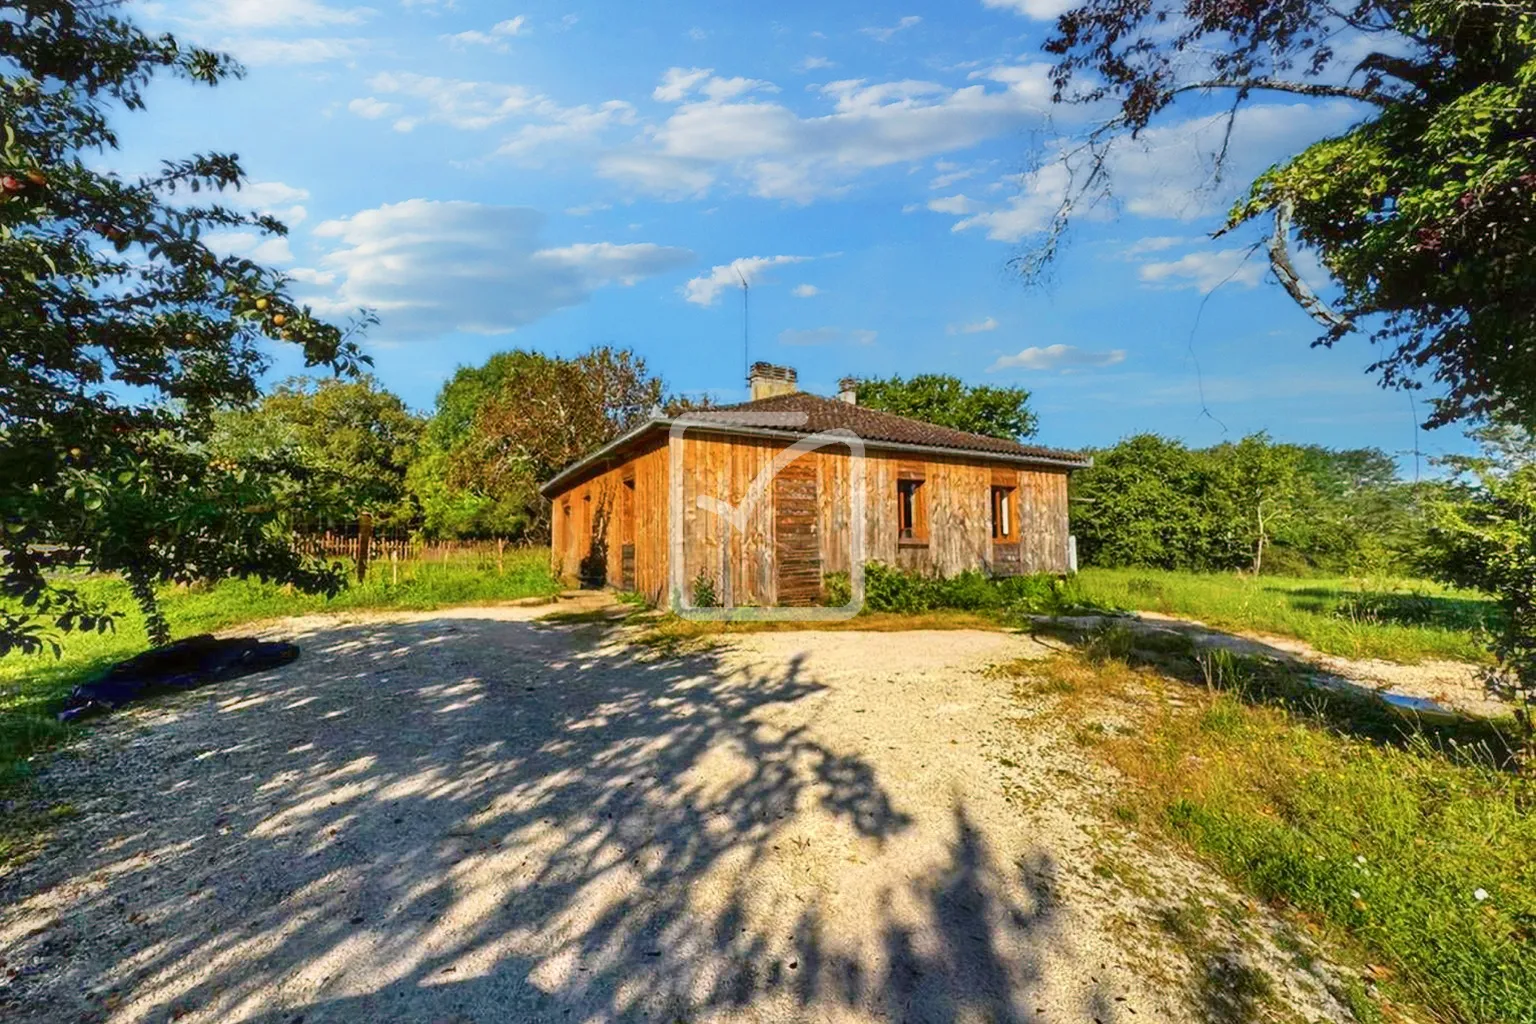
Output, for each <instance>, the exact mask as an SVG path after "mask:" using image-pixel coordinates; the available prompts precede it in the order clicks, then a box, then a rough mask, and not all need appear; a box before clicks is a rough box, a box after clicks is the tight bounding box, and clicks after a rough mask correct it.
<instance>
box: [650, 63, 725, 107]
mask: <svg viewBox="0 0 1536 1024" xmlns="http://www.w3.org/2000/svg"><path fill="white" fill-rule="evenodd" d="M714 73H715V69H714V68H667V70H666V71H664V72H662V75H661V84H660V85H658V86H657V87H656V88H654V89H652V90H651V98H652V99H656V100H660V101H661V102H662V103H681V102H682V101H683V99H684V98H685V97H686V96H687V95H688V94H689V93H691V92H693V90H694V87H696V86H697V85H698V84H699V83H700V82H702V81H704V80H705V79H706V78H708V77H709V76H710V75H712V74H714Z"/></svg>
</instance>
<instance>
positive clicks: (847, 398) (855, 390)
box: [837, 377, 859, 405]
mask: <svg viewBox="0 0 1536 1024" xmlns="http://www.w3.org/2000/svg"><path fill="white" fill-rule="evenodd" d="M837 400H838V401H839V402H847V403H848V404H849V405H858V404H859V378H857V377H844V378H843V379H842V380H840V381H838V382H837Z"/></svg>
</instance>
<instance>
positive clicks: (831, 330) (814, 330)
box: [779, 327, 878, 345]
mask: <svg viewBox="0 0 1536 1024" xmlns="http://www.w3.org/2000/svg"><path fill="white" fill-rule="evenodd" d="M876 337H878V335H877V334H876V332H874V331H870V330H861V329H851V328H846V327H809V328H806V329H804V330H797V329H795V328H790V329H788V330H783V331H780V332H779V344H781V345H844V344H846V345H871V344H874V341H875V338H876Z"/></svg>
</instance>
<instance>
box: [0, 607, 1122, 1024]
mask: <svg viewBox="0 0 1536 1024" xmlns="http://www.w3.org/2000/svg"><path fill="white" fill-rule="evenodd" d="M298 642H299V643H300V644H301V645H302V646H303V648H304V651H305V653H304V656H303V657H302V658H301V659H300V660H299V661H298V662H296V663H295V664H293V665H290V666H287V667H286V668H284V669H281V670H278V671H275V672H271V673H267V674H264V675H260V676H252V677H248V678H246V679H242V680H238V681H235V682H232V683H228V684H224V685H221V686H218V687H214V688H211V689H209V690H206V691H200V692H198V693H195V694H189V695H186V696H184V697H179V698H176V699H174V700H170V701H164V702H160V703H158V704H154V705H150V706H148V707H145V708H141V709H139V710H137V711H133V712H130V713H128V714H124V715H122V716H119V717H118V718H117V719H114V720H112V721H111V722H110V723H109V724H108V725H107V726H106V727H105V728H102V729H100V730H98V731H97V732H96V733H95V734H94V735H92V736H91V737H89V738H87V740H86V741H85V745H84V746H83V747H82V748H79V749H78V751H77V753H76V754H75V755H74V756H66V757H63V758H60V759H59V760H58V761H56V762H55V763H54V764H53V765H52V766H50V767H49V768H48V769H47V771H46V772H45V777H44V784H45V785H46V786H47V787H48V788H49V791H50V794H51V795H54V796H58V797H63V798H67V799H71V800H73V801H74V802H75V804H76V806H77V807H78V808H79V809H80V812H81V814H80V817H79V818H78V819H76V820H75V821H73V822H71V823H70V824H69V826H68V827H66V828H65V829H64V830H62V834H61V838H60V841H59V843H58V844H57V845H56V846H55V848H54V849H53V850H51V851H50V852H49V853H48V854H47V855H45V856H44V857H43V858H40V859H39V860H37V861H35V862H33V863H31V864H28V865H26V866H24V867H23V868H21V869H19V870H18V871H16V872H14V873H13V874H12V875H10V876H9V877H7V878H4V879H3V880H0V900H3V902H4V904H5V905H6V906H7V907H8V908H9V909H7V910H6V911H4V912H3V913H0V957H4V962H3V964H0V972H5V973H8V974H9V983H8V984H3V985H0V1016H3V1017H4V1018H5V1019H7V1020H12V1021H34V1020H61V1021H62V1020H68V1021H82V1020H84V1021H90V1020H107V1019H112V1020H119V1019H120V1020H146V1021H157V1022H158V1021H163V1020H167V1019H176V1020H186V1021H200V1020H219V1021H224V1020H259V1021H263V1022H268V1024H277V1022H280V1021H281V1022H290V1024H291V1022H297V1021H300V1020H302V1021H305V1022H307V1024H315V1022H318V1021H418V1020H420V1021H465V1022H468V1021H491V1020H495V1021H543V1020H549V1021H566V1020H665V1021H673V1020H693V1019H701V1018H708V1017H711V1016H723V1017H736V1018H738V1019H739V1018H741V1017H743V1016H745V1017H749V1018H751V1017H755V1016H758V1015H761V1016H762V1017H764V1018H765V1019H786V1020H797V1019H864V1018H868V1017H879V1018H883V1019H891V1020H913V1021H918V1020H921V1021H934V1022H948V1021H961V1020H986V1021H995V1022H1010V1021H1023V1020H1033V1019H1035V1017H1034V1015H1033V1011H1032V1009H1031V1005H1032V1004H1031V996H1032V995H1033V994H1034V993H1035V992H1036V991H1037V990H1038V989H1039V988H1040V987H1041V985H1042V984H1043V978H1042V977H1041V971H1042V967H1041V964H1042V962H1043V953H1044V951H1045V950H1046V949H1047V948H1048V947H1049V946H1050V945H1051V944H1052V943H1054V942H1056V941H1057V938H1056V934H1055V933H1056V931H1057V922H1056V916H1057V915H1056V902H1055V900H1054V898H1053V895H1052V889H1053V885H1054V878H1055V866H1054V865H1053V864H1052V863H1051V862H1050V861H1049V859H1048V858H1045V857H1044V856H1040V855H1036V856H1033V857H1025V858H1024V859H1022V860H1015V859H1012V857H1009V858H1006V859H1004V860H1002V861H998V860H997V859H996V858H995V857H994V854H993V852H991V851H989V850H987V849H986V846H985V844H984V841H983V839H982V837H981V835H980V833H979V832H978V831H977V829H976V828H975V827H973V825H972V824H971V822H970V821H969V820H968V819H967V817H966V815H965V812H964V809H963V808H961V807H956V808H955V810H954V817H953V820H952V821H949V822H945V823H943V828H945V829H947V830H948V833H949V834H952V836H953V839H952V841H951V844H950V848H949V853H948V857H947V865H946V866H945V867H944V868H943V869H942V870H940V871H938V872H937V873H926V874H924V875H922V876H921V877H917V878H902V877H892V878H890V879H889V880H882V885H883V886H884V887H883V888H882V890H881V891H882V892H883V893H884V895H883V896H882V902H880V903H879V904H878V905H872V906H870V907H869V908H868V911H867V918H868V921H869V922H871V924H870V926H869V927H868V928H866V929H865V931H867V932H868V933H869V934H871V935H874V936H877V937H878V939H877V941H875V942H872V943H871V942H862V943H860V942H852V943H851V942H850V940H849V939H847V937H846V936H842V935H833V934H831V933H830V929H829V928H828V925H827V922H826V920H825V919H824V915H823V910H822V908H821V907H820V906H818V902H817V899H816V895H815V893H814V892H810V893H809V894H807V893H797V892H796V891H794V889H793V886H792V884H791V883H788V882H784V881H783V879H784V878H785V874H784V873H783V872H779V873H776V874H773V875H771V877H772V878H774V879H779V881H777V882H773V883H771V884H770V888H771V886H772V885H779V886H781V887H785V891H782V892H777V891H765V890H764V889H763V887H762V883H761V881H760V877H761V873H760V872H759V873H755V872H754V869H756V868H758V867H760V866H761V865H763V864H765V863H766V862H768V861H769V860H771V859H772V858H773V857H774V856H775V852H776V851H778V850H779V848H780V847H781V846H783V845H784V844H787V843H790V842H791V841H792V840H793V837H792V836H790V835H788V834H787V833H786V829H787V824H786V823H787V822H791V821H793V819H794V817H795V814H796V812H797V811H799V812H801V813H802V814H804V813H810V812H818V813H821V814H825V815H828V816H831V817H832V818H833V819H835V821H837V822H838V823H840V825H839V827H840V828H841V829H842V830H843V831H844V832H846V834H847V835H848V837H849V841H850V842H852V843H858V844H863V845H864V847H865V848H869V847H871V846H872V847H873V848H875V849H879V848H880V847H882V846H883V845H884V844H886V843H887V842H889V841H892V840H894V839H896V838H898V837H900V836H902V835H903V834H904V833H906V832H907V830H909V829H912V828H914V827H915V826H916V825H917V823H916V822H914V821H913V819H912V818H910V817H909V816H908V815H907V814H906V813H904V812H903V811H902V810H901V809H900V808H899V807H896V806H893V803H892V800H891V799H890V797H889V796H888V795H887V793H886V792H885V790H884V789H883V787H882V786H881V783H880V780H879V779H878V778H877V777H876V773H875V771H874V769H873V768H872V767H871V766H870V765H869V764H868V763H867V762H865V761H863V760H862V759H860V758H859V757H857V756H854V755H851V754H848V753H846V752H839V751H837V750H832V749H828V748H827V747H826V746H824V745H823V744H821V743H820V742H818V741H817V739H816V738H815V737H814V736H813V735H812V734H811V732H810V731H809V730H808V729H807V728H805V727H804V726H793V727H780V726H777V725H775V724H774V723H773V721H772V717H773V716H772V714H771V712H772V710H773V708H774V707H775V706H779V705H785V704H788V703H790V702H795V701H801V700H805V699H807V698H811V697H814V696H815V695H817V694H818V693H820V692H821V691H822V690H824V687H823V686H822V685H821V684H820V683H818V682H817V681H816V680H815V679H813V678H811V677H810V676H809V675H808V673H807V671H806V669H805V666H804V664H803V662H802V661H801V660H799V659H795V660H791V661H789V662H788V663H786V664H783V665H782V666H779V668H778V669H777V670H775V671H774V672H772V673H769V674H758V675H752V674H749V673H746V672H743V671H741V670H740V669H734V668H731V667H729V666H728V665H726V664H725V663H724V662H723V661H722V656H721V655H720V654H718V653H716V652H703V653H696V654H690V655H687V656H684V657H673V658H653V657H651V656H649V655H648V654H647V652H644V651H637V650H636V649H635V648H632V647H627V646H624V645H621V644H616V643H610V642H608V641H607V640H606V639H605V638H604V636H603V634H602V633H601V631H597V632H594V631H590V630H575V631H573V630H569V629H557V628H552V627H549V626H543V625H539V624H535V623H522V622H508V621H494V620H483V619H475V618H467V617H457V618H456V617H447V616H445V617H440V618H435V619H433V620H430V621H426V622H420V623H376V624H364V625H339V626H335V627H331V628H327V629H324V630H323V631H321V632H317V633H314V634H312V635H309V636H307V637H301V638H299V640H298ZM477 673H478V674H477ZM870 870H878V868H871V869H870ZM765 906H768V907H772V908H776V909H774V910H773V911H772V912H771V913H768V914H766V915H765V913H764V911H763V908H764V907H765ZM786 908H792V909H786ZM767 920H772V921H773V922H774V924H773V927H772V928H771V929H770V928H769V927H768V926H766V925H765V924H764V921H767ZM914 922H916V923H914ZM1096 1005H1097V1004H1096ZM1104 1019H1106V1020H1107V1019H1108V1017H1105V1018H1104Z"/></svg>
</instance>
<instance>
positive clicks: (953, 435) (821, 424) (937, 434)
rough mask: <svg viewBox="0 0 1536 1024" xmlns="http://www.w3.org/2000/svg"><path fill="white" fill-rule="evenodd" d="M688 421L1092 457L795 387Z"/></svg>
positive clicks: (1077, 459)
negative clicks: (788, 391) (792, 391)
mask: <svg viewBox="0 0 1536 1024" xmlns="http://www.w3.org/2000/svg"><path fill="white" fill-rule="evenodd" d="M679 418H680V419H684V420H705V421H709V422H713V423H720V424H731V425H734V426H742V427H758V428H765V429H771V430H782V431H790V432H793V433H797V434H814V433H819V432H820V431H823V430H850V431H852V432H853V433H854V434H855V435H857V436H858V437H860V438H862V439H863V440H865V441H885V442H887V443H890V444H910V445H919V446H921V447H924V448H951V449H954V450H955V451H962V452H983V453H987V454H994V455H1011V456H1015V457H1020V456H1022V457H1026V458H1037V459H1050V460H1051V461H1054V462H1069V463H1073V464H1076V465H1083V466H1086V465H1088V464H1089V460H1088V457H1087V456H1085V455H1082V454H1081V453H1079V452H1071V451H1062V450H1060V449H1056V448H1042V447H1040V446H1038V445H1031V444H1020V443H1019V442H1017V441H1008V440H1005V439H1003V438H1000V437H988V436H987V435H985V434H970V433H967V432H965V431H963V430H951V429H950V428H949V427H941V426H938V425H936V424H933V423H924V422H923V421H922V420H915V419H912V418H911V417H908V416H897V415H896V414H894V413H889V412H881V411H879V410H877V409H870V408H866V407H865V406H862V405H854V404H852V403H851V402H844V401H841V400H839V399H835V398H822V397H821V396H820V395H812V394H807V393H805V392H803V391H797V392H794V393H793V394H787V395H774V396H773V397H772V398H760V399H758V400H757V401H755V402H743V403H741V404H740V405H727V406H723V407H721V408H717V409H701V410H698V411H696V412H690V413H688V414H686V416H683V417H679Z"/></svg>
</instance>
